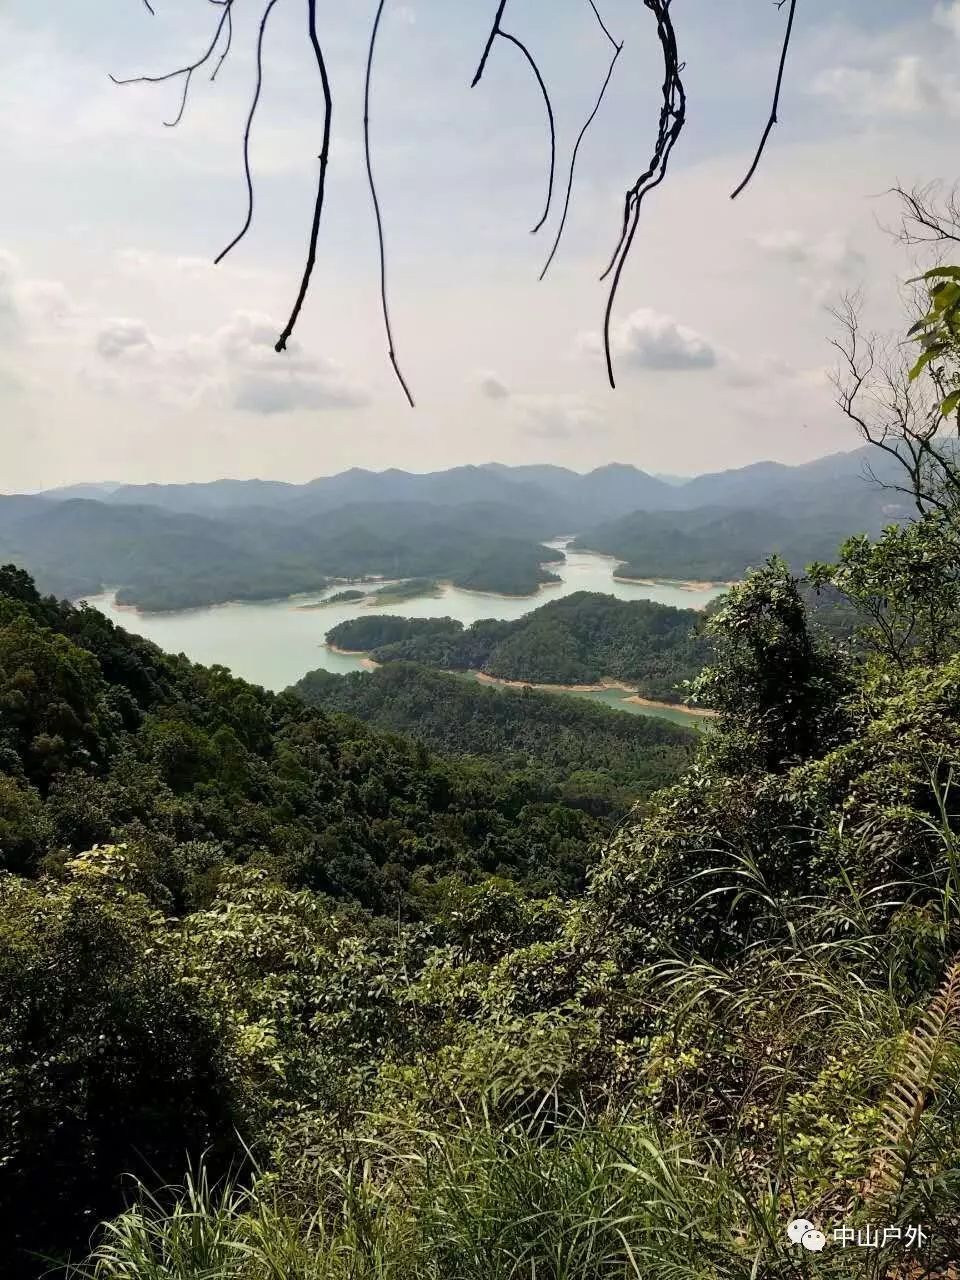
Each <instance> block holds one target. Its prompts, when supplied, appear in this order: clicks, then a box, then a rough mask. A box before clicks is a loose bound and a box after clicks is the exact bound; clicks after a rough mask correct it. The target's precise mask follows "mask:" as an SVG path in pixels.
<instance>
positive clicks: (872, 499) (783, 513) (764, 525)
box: [0, 449, 907, 608]
mask: <svg viewBox="0 0 960 1280" xmlns="http://www.w3.org/2000/svg"><path fill="white" fill-rule="evenodd" d="M868 465H869V467H871V468H875V467H877V466H878V465H884V459H883V457H882V455H881V456H880V462H879V463H878V455H877V453H876V451H874V450H866V449H862V450H857V451H855V452H852V453H842V454H834V455H832V456H830V457H827V458H822V459H818V460H817V461H816V462H812V463H808V464H805V465H803V466H799V467H789V466H784V465H782V464H779V463H772V462H761V463H756V464H754V465H752V466H749V467H744V468H740V469H737V470H732V471H724V472H718V473H715V474H712V475H703V476H698V477H696V478H695V479H692V480H689V481H687V482H685V483H681V484H678V483H673V482H669V481H666V480H661V479H657V478H656V477H655V476H652V475H649V474H647V473H646V472H644V471H641V470H639V469H638V468H636V467H633V466H629V465H625V464H618V463H611V464H610V465H608V466H605V467H600V468H598V469H597V470H595V471H591V472H589V473H588V474H586V475H581V474H579V473H577V472H573V471H568V470H566V469H565V468H563V467H557V466H550V465H542V466H520V467H509V466H505V465H503V464H500V463H490V464H487V465H485V466H464V467H456V468H454V469H452V470H449V471H438V472H430V473H426V474H415V473H412V472H406V471H400V470H395V469H394V470H388V471H383V472H372V471H365V470H361V469H359V468H354V469H351V470H349V471H345V472H343V473H341V474H339V475H335V476H326V477H321V478H318V479H316V480H312V481H309V482H308V483H306V484H291V483H285V482H282V481H274V480H230V479H224V480H215V481H211V482H209V483H198V484H170V485H162V484H144V485H130V484H121V483H117V482H103V483H99V484H96V483H95V484H80V485H73V486H69V487H67V488H62V489H56V490H51V491H49V492H46V493H42V494H31V495H24V494H15V495H10V496H7V497H0V562H4V561H13V562H15V563H17V564H19V565H21V566H23V567H24V568H26V569H28V570H29V571H30V572H31V573H32V574H34V575H35V577H36V578H37V581H38V583H39V585H40V586H41V588H42V589H44V590H47V591H49V592H52V593H54V594H58V595H65V596H70V597H77V596H79V595H84V594H92V593H95V592H97V591H99V590H100V589H102V588H104V587H117V588H119V589H120V592H121V594H120V599H121V600H122V602H125V603H131V604H137V605H140V606H142V607H146V608H182V607H188V606H192V605H204V604H213V603H218V602H221V601H224V600H231V599H245V598H257V599H264V598H270V597H278V596H283V595H289V594H293V593H295V592H300V591H314V590H318V589H320V588H322V587H323V586H324V585H325V584H326V582H327V580H328V579H329V578H332V577H335V578H352V577H361V576H364V575H384V576H392V577H414V576H416V577H428V578H435V579H449V580H451V581H453V582H455V583H457V584H458V585H460V586H464V587H469V588H471V589H474V590H481V591H500V592H504V593H507V594H518V595H520V594H528V593H530V592H533V591H535V590H536V589H537V587H538V586H539V585H541V584H543V583H544V582H547V581H549V580H550V576H551V575H550V573H549V570H543V569H541V568H540V562H541V561H542V560H544V559H545V558H546V557H545V556H544V553H543V549H542V546H541V543H542V542H543V541H544V540H546V539H549V538H552V537H556V536H558V535H562V534H567V535H577V545H578V546H579V547H582V548H584V549H591V550H597V551H603V552H606V553H608V554H610V555H613V556H616V557H618V558H619V559H621V560H622V561H623V562H624V563H625V565H626V566H627V568H626V569H625V570H624V572H625V573H627V574H628V575H632V576H636V577H642V576H663V577H675V578H703V579H714V580H727V579H729V578H732V577H737V576H739V575H740V574H742V573H743V572H744V570H745V569H746V568H747V567H749V566H751V565H757V564H760V563H762V562H763V561H764V560H766V558H767V557H768V556H769V555H770V554H772V553H773V552H780V553H782V554H784V555H785V556H786V557H787V558H788V559H789V560H790V561H791V563H793V564H795V565H797V566H799V567H802V565H803V563H805V562H806V561H807V560H809V559H813V558H823V557H829V556H831V555H832V554H833V553H834V551H835V549H836V546H837V542H838V541H839V539H841V538H842V537H843V536H845V535H847V534H850V533H856V532H867V533H876V532H877V531H878V530H879V529H880V528H881V527H882V526H883V525H884V524H888V523H890V522H891V521H894V520H897V519H899V518H902V517H903V516H904V515H906V514H907V507H906V505H905V502H904V501H903V500H902V498H901V497H900V495H898V494H897V493H895V492H892V491H891V490H889V489H884V488H883V487H882V486H881V485H880V484H877V483H875V482H871V480H870V479H868V478H867V467H868ZM885 465H886V467H887V471H881V472H879V476H878V478H879V479H880V480H883V481H887V482H889V481H891V480H892V479H893V477H894V473H893V470H892V468H893V466H894V465H895V464H893V463H890V462H889V461H887V462H886V463H885ZM558 558H562V553H558Z"/></svg>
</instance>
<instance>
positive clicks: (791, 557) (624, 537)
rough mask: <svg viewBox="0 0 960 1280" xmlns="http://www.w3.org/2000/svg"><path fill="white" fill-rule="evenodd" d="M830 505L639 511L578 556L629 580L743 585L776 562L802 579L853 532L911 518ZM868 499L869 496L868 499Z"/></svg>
mask: <svg viewBox="0 0 960 1280" xmlns="http://www.w3.org/2000/svg"><path fill="white" fill-rule="evenodd" d="M877 496H878V495H877V494H873V495H868V500H867V501H866V502H864V501H862V500H861V501H859V502H858V501H856V500H855V498H856V494H853V495H850V499H849V501H844V502H839V501H838V502H833V501H831V500H829V499H828V500H824V501H821V502H820V503H818V504H812V509H811V510H804V511H802V512H799V513H798V512H796V511H790V510H789V509H787V510H785V511H783V510H777V509H774V508H767V507H759V508H753V509H748V510H738V509H735V508H729V507H698V508H695V509H693V510H690V511H635V512H633V513H632V514H631V515H628V516H623V517H621V518H620V519H617V520H613V521H609V522H607V523H605V524H602V525H598V526H596V527H595V528H593V529H588V530H587V531H586V532H584V533H582V534H580V535H579V536H578V537H577V538H576V539H575V541H574V542H573V544H572V549H573V550H584V551H601V552H604V553H605V554H607V555H612V556H616V557H617V558H618V559H619V560H621V561H623V563H622V564H621V565H620V566H619V567H618V568H617V576H618V577H621V578H639V579H644V578H667V579H670V578H675V579H687V580H694V581H697V580H703V581H709V582H730V581H739V580H740V579H741V578H742V577H743V575H744V574H745V573H746V571H747V570H748V569H759V568H761V567H762V566H763V565H764V564H766V562H767V561H768V560H769V559H770V557H771V556H773V555H781V556H783V557H784V558H785V559H786V560H787V562H788V563H789V564H790V565H791V567H792V568H793V569H794V570H795V572H798V573H802V572H803V569H804V568H805V566H806V565H808V564H810V563H811V562H812V561H814V560H828V559H829V558H830V557H831V556H832V555H833V554H834V552H835V550H836V548H837V547H838V546H839V545H840V543H841V542H842V541H843V540H844V538H846V537H847V536H848V535H849V534H851V533H866V534H870V535H875V534H877V533H879V532H880V530H881V529H882V528H883V526H884V525H887V524H891V523H893V522H894V521H895V520H897V519H901V518H903V516H904V515H905V514H906V507H905V505H904V504H902V503H899V502H896V501H894V500H893V499H892V497H891V498H890V499H889V500H888V501H886V502H882V503H878V502H877V501H876V498H877ZM860 497H861V499H862V497H863V495H860Z"/></svg>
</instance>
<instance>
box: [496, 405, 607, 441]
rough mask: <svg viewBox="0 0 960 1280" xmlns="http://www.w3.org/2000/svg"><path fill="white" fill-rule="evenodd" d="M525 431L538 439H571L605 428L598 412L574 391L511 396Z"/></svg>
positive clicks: (592, 433) (594, 433)
mask: <svg viewBox="0 0 960 1280" xmlns="http://www.w3.org/2000/svg"><path fill="white" fill-rule="evenodd" d="M513 404H514V407H515V411H516V414H517V418H518V421H519V424H520V427H521V430H522V431H523V432H524V434H526V435H529V436H533V437H534V438H536V439H539V440H573V439H576V438H577V437H583V436H585V435H596V434H599V433H600V432H602V431H605V429H606V428H605V425H604V422H603V419H602V418H601V416H600V414H598V413H597V411H596V409H594V408H593V407H592V405H590V404H588V403H587V402H586V401H585V400H583V399H582V398H581V397H580V396H575V395H520V396H514V397H513Z"/></svg>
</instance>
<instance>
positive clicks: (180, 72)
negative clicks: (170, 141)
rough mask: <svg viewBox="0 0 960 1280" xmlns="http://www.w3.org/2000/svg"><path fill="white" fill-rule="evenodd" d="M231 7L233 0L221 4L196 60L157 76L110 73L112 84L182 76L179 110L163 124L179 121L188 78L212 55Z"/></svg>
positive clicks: (135, 82) (147, 82) (187, 86)
mask: <svg viewBox="0 0 960 1280" xmlns="http://www.w3.org/2000/svg"><path fill="white" fill-rule="evenodd" d="M232 7H233V0H227V2H226V4H225V5H224V6H223V13H222V15H221V17H220V21H219V22H218V23H217V26H216V30H215V31H214V33H213V39H212V40H211V41H210V43H209V45H208V46H207V49H206V52H205V53H203V54H202V55H201V56H200V57H199V58H198V59H197V60H196V62H191V63H188V64H187V65H186V66H184V67H177V68H176V70H174V71H167V72H165V73H164V74H163V75H159V76H126V77H124V79H122V80H120V79H118V78H117V77H116V76H114V75H111V76H110V79H111V80H112V81H113V83H114V84H119V85H126V84H164V83H166V81H167V80H176V79H177V78H178V77H179V76H183V77H184V80H185V84H184V88H183V96H182V99H181V102H180V110H179V111H178V113H177V116H176V118H175V119H174V120H172V121H169V122H168V121H164V123H165V124H167V123H169V124H170V125H171V126H172V125H175V124H177V123H179V121H180V120H181V119H182V118H183V112H184V108H185V107H186V103H187V91H188V89H189V87H190V80H191V78H192V77H193V73H194V72H195V71H198V70H199V69H200V68H201V67H202V66H204V65H205V64H206V63H207V62H209V61H210V59H211V58H212V57H213V53H214V50H215V49H216V47H217V45H218V44H219V43H220V33H221V32H222V31H223V28H224V27H225V26H226V24H227V19H228V18H230V10H231V8H232Z"/></svg>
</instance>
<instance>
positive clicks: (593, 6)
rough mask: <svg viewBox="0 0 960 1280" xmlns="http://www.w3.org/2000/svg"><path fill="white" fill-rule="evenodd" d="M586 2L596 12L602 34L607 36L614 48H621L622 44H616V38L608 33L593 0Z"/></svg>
mask: <svg viewBox="0 0 960 1280" xmlns="http://www.w3.org/2000/svg"><path fill="white" fill-rule="evenodd" d="M587 4H589V6H590V8H591V9H592V10H593V12H594V13H595V14H596V18H597V22H599V23H600V30H601V31H602V32H603V34H604V35H605V36H606V37H607V39H608V40H609V41H610V43H611V44H612V45H613V47H614V49H622V48H623V45H620V44H617V42H616V40H614V38H613V36H612V35H611V34H610V32H609V30H608V28H607V24H606V23H605V22H604V20H603V18H601V16H600V10H599V9H598V8H597V6H596V5H595V4H594V0H587Z"/></svg>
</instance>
